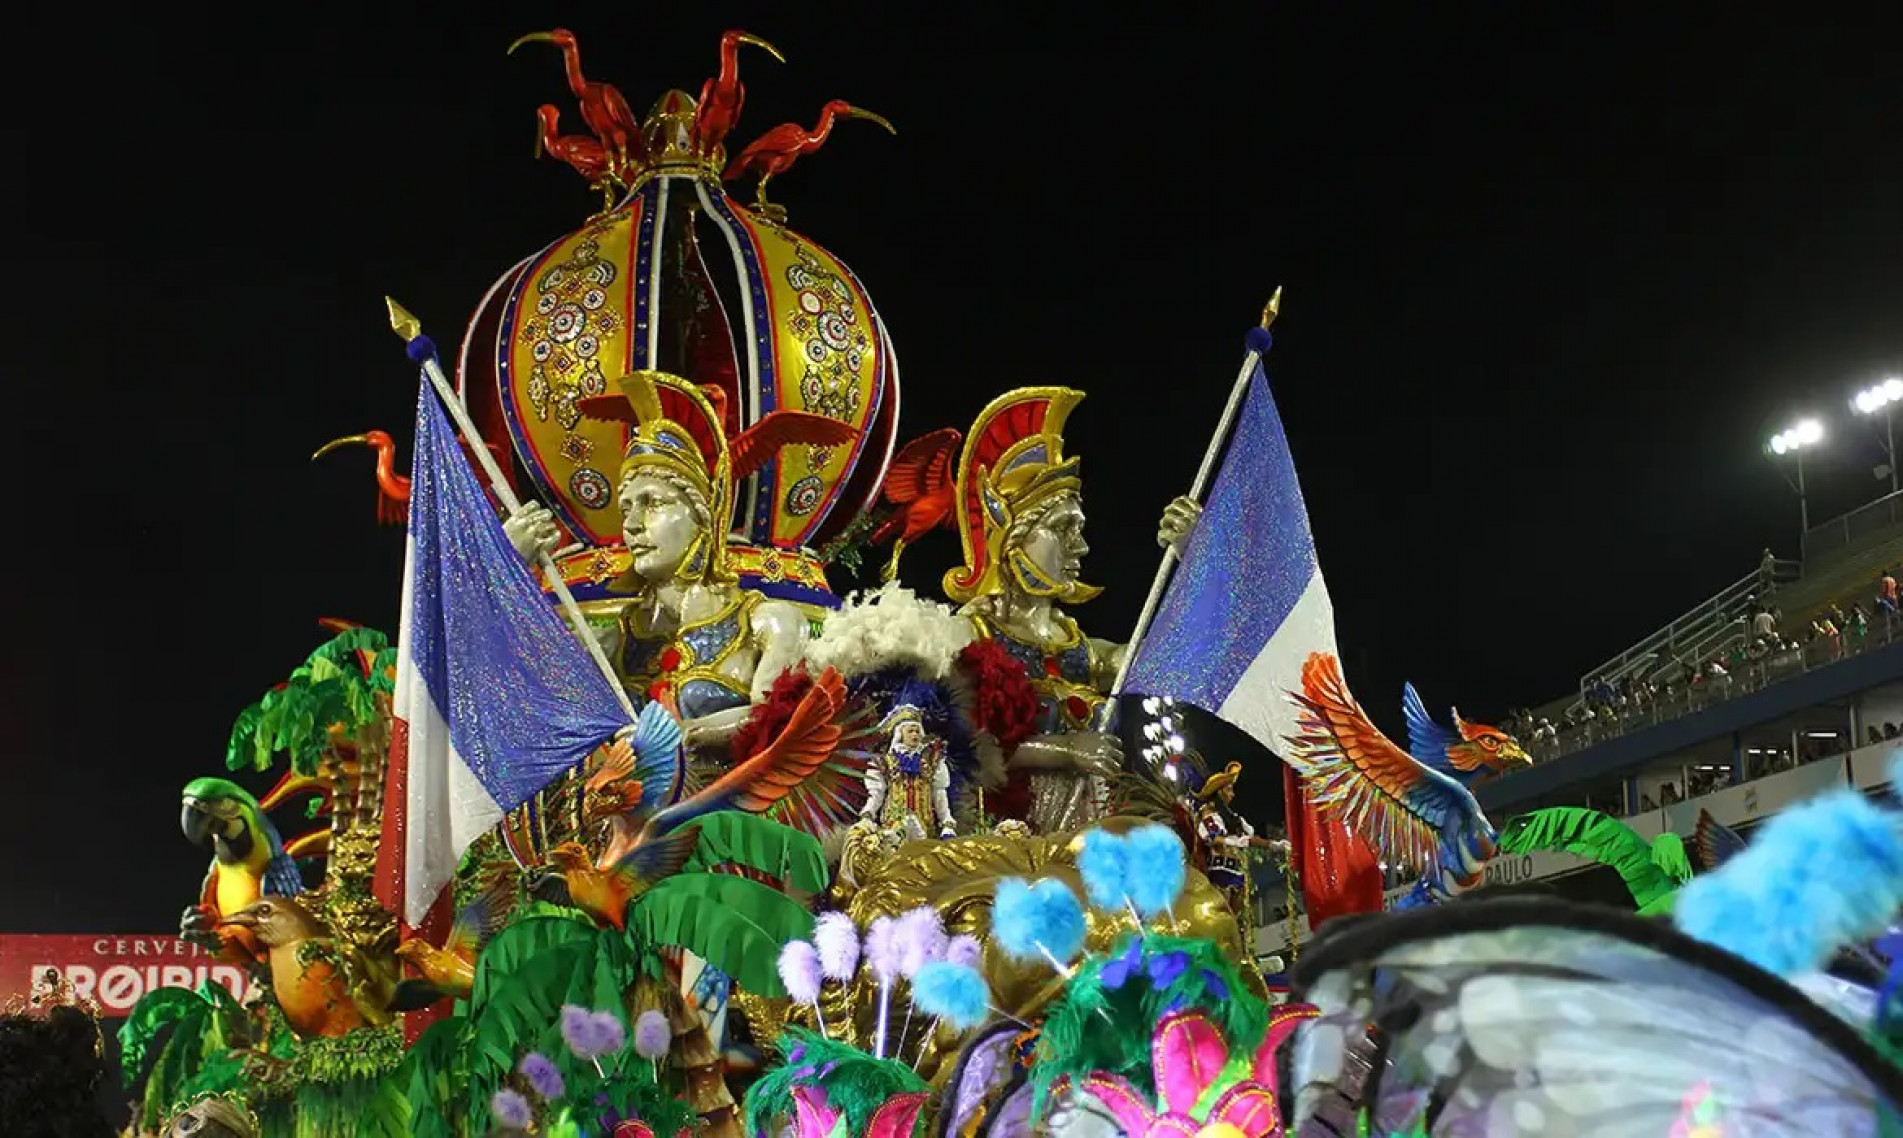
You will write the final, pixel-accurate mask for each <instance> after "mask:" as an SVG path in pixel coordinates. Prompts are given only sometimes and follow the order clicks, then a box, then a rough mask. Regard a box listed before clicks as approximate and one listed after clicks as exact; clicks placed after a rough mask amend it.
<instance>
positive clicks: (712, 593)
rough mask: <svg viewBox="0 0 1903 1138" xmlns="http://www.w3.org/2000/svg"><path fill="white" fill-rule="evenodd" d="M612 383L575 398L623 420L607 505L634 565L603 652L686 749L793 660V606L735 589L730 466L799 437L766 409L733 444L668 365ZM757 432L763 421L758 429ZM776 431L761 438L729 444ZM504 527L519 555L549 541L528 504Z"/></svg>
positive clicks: (743, 711) (715, 739)
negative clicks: (658, 703) (612, 387)
mask: <svg viewBox="0 0 1903 1138" xmlns="http://www.w3.org/2000/svg"><path fill="white" fill-rule="evenodd" d="M616 386H617V387H619V389H620V393H619V394H614V395H602V396H594V397H591V398H587V399H584V400H582V401H581V409H582V412H583V414H585V415H588V416H589V417H591V418H597V419H619V420H622V421H624V422H627V423H628V424H629V426H630V431H629V435H628V443H627V447H626V450H625V452H624V454H623V458H622V463H621V479H620V486H619V489H618V491H617V493H616V499H617V501H618V502H619V503H620V506H621V539H622V541H623V542H624V543H625V544H626V545H627V548H628V552H629V553H630V554H631V555H632V563H631V564H630V566H629V568H628V570H627V572H625V573H623V574H622V575H621V576H619V577H617V578H615V580H613V581H612V582H610V583H609V585H608V588H609V590H610V591H611V592H615V593H621V594H625V595H626V599H625V600H620V601H616V602H612V603H611V606H610V608H609V612H610V614H611V616H612V619H613V626H612V628H611V629H608V630H606V631H605V633H604V634H603V635H602V639H603V645H602V647H603V649H604V650H605V651H606V652H607V654H608V658H609V659H610V660H611V661H613V663H614V666H615V671H616V672H617V673H618V674H619V675H620V677H621V680H622V682H623V683H624V684H625V685H626V686H627V689H628V692H629V694H630V695H632V696H633V697H635V699H636V701H637V702H639V701H641V700H646V699H660V700H663V701H664V702H667V703H668V704H670V706H671V707H672V708H673V709H674V710H675V711H676V712H677V713H678V715H679V716H680V719H681V722H682V724H683V726H684V728H685V730H686V742H687V745H688V747H689V748H692V749H700V748H703V747H708V746H720V745H724V744H725V743H726V741H727V740H728V739H729V738H731V737H732V735H733V733H734V731H735V730H737V729H738V728H739V726H740V725H741V723H743V722H744V721H745V720H746V718H747V715H748V713H749V712H750V710H751V708H752V705H753V704H754V703H755V702H756V701H758V700H761V699H764V698H765V696H766V694H767V693H768V691H770V690H771V688H772V685H773V680H774V679H775V678H776V677H777V676H779V674H780V673H781V672H782V671H784V670H785V669H786V668H787V667H788V666H790V665H792V664H794V663H796V662H797V661H798V660H799V659H800V655H801V652H802V651H803V648H804V645H805V642H806V638H807V636H808V635H809V633H810V631H811V628H810V624H809V622H808V620H807V618H806V615H805V614H804V613H802V612H801V611H800V610H799V609H798V608H797V607H795V606H794V605H792V604H789V603H787V602H785V601H777V600H773V599H771V598H768V597H767V596H765V595H764V594H761V593H759V592H756V591H754V590H751V589H745V588H742V587H741V586H740V584H739V583H738V582H739V578H738V576H737V575H736V574H735V573H734V571H733V567H732V566H731V565H730V564H729V561H728V557H727V547H726V538H725V534H726V531H727V529H728V524H729V522H730V520H731V517H732V513H733V501H734V484H735V481H736V478H737V477H744V475H745V473H747V471H740V472H738V473H737V472H736V457H738V458H740V460H741V463H742V464H746V463H751V464H752V465H753V466H757V465H758V462H759V461H762V460H764V459H765V458H766V457H767V456H768V455H769V454H770V453H771V451H772V450H773V449H777V447H778V446H782V445H785V444H786V443H789V442H798V441H801V440H800V439H799V438H798V437H797V436H798V431H797V430H794V431H790V432H789V431H785V430H778V431H775V430H773V429H772V425H777V424H776V423H775V421H774V420H773V417H772V416H769V417H768V419H764V420H762V422H761V423H760V424H759V425H757V426H756V427H755V428H753V429H751V430H749V431H747V432H744V433H743V435H742V437H741V438H740V439H736V440H735V444H736V445H733V446H730V445H729V442H728V439H727V436H726V431H725V428H724V427H723V426H722V422H721V414H720V412H719V410H718V408H717V407H716V406H715V405H714V403H713V402H712V400H710V399H709V397H708V395H707V393H706V392H705V391H704V390H703V389H701V388H699V387H696V386H695V385H694V384H692V383H689V382H688V381H687V380H685V379H682V378H680V377H679V376H675V375H669V374H667V373H666V372H659V371H636V372H632V373H630V374H628V375H625V376H622V377H621V378H620V379H618V380H617V381H616ZM776 414H777V415H780V416H789V415H791V416H797V418H794V419H783V420H779V421H777V423H778V424H785V423H791V424H793V425H794V426H796V427H797V426H799V425H802V424H804V423H805V421H806V420H810V419H815V418H818V416H807V415H804V414H801V413H797V412H778V413H776ZM833 426H834V427H837V426H839V424H836V423H835V424H833ZM761 427H768V428H769V429H768V430H767V431H766V432H764V433H763V435H762V436H755V431H758V430H759V429H760V428H761ZM776 434H777V435H779V436H781V437H779V438H776V439H773V440H772V441H770V442H766V443H765V444H764V445H754V446H742V445H739V444H742V443H745V442H752V441H755V440H756V439H757V438H761V437H771V436H773V435H776ZM736 452H740V453H739V454H738V455H737V454H736ZM503 528H504V529H505V530H506V531H507V532H508V534H509V539H510V541H511V543H512V544H514V545H515V547H516V549H517V551H518V552H520V553H522V555H523V556H524V557H526V558H529V559H534V558H536V557H537V556H539V554H540V553H543V552H551V551H552V548H553V545H554V543H555V541H556V540H558V538H557V531H556V528H555V523H554V519H553V518H552V517H551V516H550V515H549V512H548V509H547V508H546V507H544V506H542V505H540V504H539V503H532V502H526V503H524V504H523V507H522V509H520V510H518V511H516V512H515V513H514V514H513V515H512V516H511V517H509V518H508V519H506V520H505V521H504V523H503Z"/></svg>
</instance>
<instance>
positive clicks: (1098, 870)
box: [1077, 830, 1130, 909]
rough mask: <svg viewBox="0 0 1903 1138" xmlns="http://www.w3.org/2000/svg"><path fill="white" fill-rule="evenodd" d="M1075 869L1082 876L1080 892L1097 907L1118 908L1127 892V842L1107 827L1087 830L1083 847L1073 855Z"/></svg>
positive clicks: (1128, 859)
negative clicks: (1075, 862) (1075, 855)
mask: <svg viewBox="0 0 1903 1138" xmlns="http://www.w3.org/2000/svg"><path fill="white" fill-rule="evenodd" d="M1077 872H1078V873H1079V874H1080V875H1081V876H1082V877H1083V879H1084V894H1085V896H1087V897H1089V898H1090V903H1091V904H1093V905H1095V906H1097V907H1098V908H1099V909H1116V908H1121V907H1122V905H1123V899H1124V897H1125V896H1127V895H1128V893H1129V885H1128V879H1129V876H1130V853H1129V843H1127V842H1125V841H1124V840H1123V836H1122V835H1121V834H1113V833H1111V832H1110V831H1108V830H1089V831H1086V832H1085V834H1084V848H1083V850H1082V851H1080V852H1079V853H1078V855H1077Z"/></svg>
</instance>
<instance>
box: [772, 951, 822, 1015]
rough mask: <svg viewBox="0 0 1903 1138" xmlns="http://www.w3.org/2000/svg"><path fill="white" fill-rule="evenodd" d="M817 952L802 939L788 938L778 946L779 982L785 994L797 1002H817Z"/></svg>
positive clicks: (818, 979)
mask: <svg viewBox="0 0 1903 1138" xmlns="http://www.w3.org/2000/svg"><path fill="white" fill-rule="evenodd" d="M820 980H821V977H820V974H819V953H818V952H817V951H815V950H814V948H813V946H812V945H811V944H810V943H808V942H807V941H803V940H789V941H787V942H786V943H785V944H784V945H782V946H780V983H782V984H784V985H786V994H787V995H789V996H791V997H793V1002H794V1003H798V1004H812V1003H817V1002H819V985H820Z"/></svg>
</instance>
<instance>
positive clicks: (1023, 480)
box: [944, 387, 1103, 604]
mask: <svg viewBox="0 0 1903 1138" xmlns="http://www.w3.org/2000/svg"><path fill="white" fill-rule="evenodd" d="M1083 398H1084V393H1083V392H1081V391H1073V390H1071V389H1070V388H1067V387H1025V388H1020V389H1018V390H1017V391H1010V392H1006V393H1005V394H1003V395H1000V396H999V397H998V398H997V399H995V400H993V401H992V403H991V405H990V406H989V407H986V408H985V409H984V411H983V413H982V414H980V415H979V416H978V421H977V422H975V423H973V424H972V426H971V433H970V434H968V435H966V436H965V449H964V451H963V453H961V454H960V455H959V458H958V480H957V487H956V492H957V505H956V507H955V509H956V511H957V515H958V537H959V540H960V541H962V542H963V543H964V548H965V563H964V564H963V565H962V566H959V567H958V568H956V569H953V570H951V571H950V572H948V573H946V574H945V582H944V583H945V594H946V595H947V596H949V597H950V598H951V599H952V600H954V601H957V602H961V603H962V602H964V601H969V600H971V599H972V598H974V597H981V596H985V595H988V594H991V593H996V592H999V591H1001V590H1002V588H1003V585H1004V580H1005V575H1006V574H1010V575H1011V577H1012V578H1013V579H1014V580H1015V581H1016V582H1017V583H1018V584H1019V585H1020V586H1022V587H1024V588H1026V589H1027V590H1029V591H1031V592H1033V593H1039V594H1041V595H1054V596H1057V597H1058V599H1060V600H1063V601H1066V602H1069V603H1071V604H1077V603H1081V602H1083V601H1087V600H1089V599H1090V598H1092V597H1094V596H1096V595H1097V594H1098V593H1100V592H1102V591H1103V590H1101V589H1099V588H1096V587H1095V586H1091V585H1085V584H1082V583H1079V582H1073V583H1071V584H1069V585H1068V586H1054V585H1050V584H1048V583H1045V582H1044V581H1043V575H1042V574H1041V573H1040V572H1039V571H1038V570H1037V568H1036V567H1035V566H1034V565H1032V564H1031V563H1030V561H1029V559H1028V558H1027V557H1026V556H1025V554H1024V552H1023V550H1021V549H1018V548H1016V546H1015V544H1014V543H1013V542H1012V540H1011V538H1012V536H1013V535H1012V527H1013V526H1015V525H1017V524H1018V523H1020V522H1022V521H1023V520H1025V519H1027V518H1030V517H1034V516H1035V515H1036V514H1037V513H1039V512H1040V511H1042V509H1043V508H1044V507H1046V506H1048V505H1049V504H1050V503H1051V502H1053V501H1055V500H1056V499H1057V498H1059V497H1060V496H1062V495H1064V494H1066V493H1068V494H1077V493H1079V492H1080V491H1081V490H1082V489H1083V479H1082V478H1081V477H1080V476H1079V474H1078V460H1077V459H1076V458H1074V457H1071V458H1067V457H1065V455H1064V420H1065V419H1066V418H1068V417H1069V416H1070V412H1071V409H1072V408H1074V407H1076V406H1077V404H1078V403H1080V402H1082V401H1083Z"/></svg>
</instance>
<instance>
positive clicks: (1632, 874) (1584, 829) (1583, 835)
mask: <svg viewBox="0 0 1903 1138" xmlns="http://www.w3.org/2000/svg"><path fill="white" fill-rule="evenodd" d="M1500 850H1501V852H1503V853H1515V854H1528V853H1534V852H1536V851H1540V850H1553V851H1557V852H1560V853H1569V854H1573V855H1574V856H1576V857H1583V858H1586V859H1587V860H1589V861H1596V862H1598V863H1599V864H1601V865H1604V866H1607V867H1609V868H1610V869H1612V871H1613V872H1615V873H1617V874H1618V875H1619V877H1620V879H1621V880H1623V881H1624V882H1625V887H1626V890H1627V891H1628V892H1629V893H1631V894H1632V903H1633V906H1634V907H1635V908H1638V909H1640V910H1644V909H1647V908H1649V907H1651V906H1654V905H1657V904H1658V903H1659V900H1660V898H1661V897H1664V896H1666V895H1669V894H1671V893H1672V892H1674V891H1675V890H1676V889H1677V888H1678V880H1676V879H1674V877H1673V876H1672V874H1671V873H1669V872H1668V871H1667V870H1666V869H1665V868H1663V867H1661V865H1660V864H1659V863H1658V862H1657V861H1655V860H1653V848H1652V846H1651V845H1650V844H1648V843H1647V842H1646V840H1645V839H1644V838H1641V837H1640V836H1639V835H1637V834H1636V833H1633V831H1632V827H1630V826H1628V825H1626V824H1625V823H1624V822H1621V821H1619V820H1618V819H1617V818H1614V817H1612V816H1611V815H1609V814H1602V813H1600V812H1599V811H1597V810H1582V809H1579V808H1576V807H1571V806H1564V807H1555V808H1553V809H1550V810H1535V811H1533V812H1532V813H1530V814H1523V815H1521V816H1520V817H1518V818H1515V819H1513V821H1511V822H1509V823H1507V826H1506V829H1505V830H1503V831H1502V832H1501V834H1500ZM1662 856H1664V857H1666V858H1667V859H1668V860H1669V858H1670V853H1669V851H1665V852H1663V853H1662ZM1684 857H1685V851H1684V849H1683V847H1682V845H1681V846H1680V848H1679V850H1678V860H1679V861H1681V862H1682V861H1683V860H1684ZM1687 869H1688V870H1689V866H1688V867H1687Z"/></svg>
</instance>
